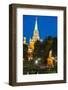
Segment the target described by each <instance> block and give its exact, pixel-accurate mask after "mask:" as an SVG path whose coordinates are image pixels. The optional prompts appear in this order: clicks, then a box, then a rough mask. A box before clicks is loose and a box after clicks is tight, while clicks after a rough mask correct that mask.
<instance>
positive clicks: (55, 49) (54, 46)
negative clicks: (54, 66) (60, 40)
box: [52, 37, 57, 56]
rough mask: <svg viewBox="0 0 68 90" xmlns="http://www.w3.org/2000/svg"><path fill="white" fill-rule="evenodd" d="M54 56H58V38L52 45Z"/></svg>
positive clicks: (54, 39)
mask: <svg viewBox="0 0 68 90" xmlns="http://www.w3.org/2000/svg"><path fill="white" fill-rule="evenodd" d="M52 50H53V56H57V38H56V37H55V38H53V44H52Z"/></svg>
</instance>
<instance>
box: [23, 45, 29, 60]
mask: <svg viewBox="0 0 68 90" xmlns="http://www.w3.org/2000/svg"><path fill="white" fill-rule="evenodd" d="M27 51H28V45H27V44H23V58H24V59H25V60H27Z"/></svg>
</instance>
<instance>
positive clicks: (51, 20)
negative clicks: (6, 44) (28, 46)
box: [23, 15, 57, 43]
mask: <svg viewBox="0 0 68 90" xmlns="http://www.w3.org/2000/svg"><path fill="white" fill-rule="evenodd" d="M36 17H37V24H38V31H39V36H40V38H41V39H42V40H44V39H45V38H46V37H48V36H52V37H56V36H57V16H34V15H23V37H26V40H27V43H29V39H30V38H31V37H32V36H33V32H34V27H35V22H36Z"/></svg>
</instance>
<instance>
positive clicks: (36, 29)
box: [34, 17, 38, 31]
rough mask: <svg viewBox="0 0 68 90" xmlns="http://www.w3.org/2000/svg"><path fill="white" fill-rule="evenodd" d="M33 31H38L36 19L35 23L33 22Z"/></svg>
mask: <svg viewBox="0 0 68 90" xmlns="http://www.w3.org/2000/svg"><path fill="white" fill-rule="evenodd" d="M34 31H38V24H37V17H36V21H35V29H34Z"/></svg>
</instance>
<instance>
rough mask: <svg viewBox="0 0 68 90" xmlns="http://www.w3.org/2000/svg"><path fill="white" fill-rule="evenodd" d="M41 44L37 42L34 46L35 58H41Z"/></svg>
mask: <svg viewBox="0 0 68 90" xmlns="http://www.w3.org/2000/svg"><path fill="white" fill-rule="evenodd" d="M40 51H41V42H40V41H39V40H37V41H36V42H35V44H34V57H40V54H41V53H40Z"/></svg>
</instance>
